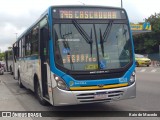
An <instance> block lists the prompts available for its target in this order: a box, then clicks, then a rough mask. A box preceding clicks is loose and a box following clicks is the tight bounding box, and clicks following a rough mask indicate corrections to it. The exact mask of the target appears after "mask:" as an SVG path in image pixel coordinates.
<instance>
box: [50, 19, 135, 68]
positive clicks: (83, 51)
mask: <svg viewBox="0 0 160 120" xmlns="http://www.w3.org/2000/svg"><path fill="white" fill-rule="evenodd" d="M81 21H82V20H81ZM81 21H76V22H74V21H73V20H69V22H66V23H64V22H62V23H56V24H54V25H53V29H54V40H55V42H54V43H55V44H54V46H55V52H54V55H55V61H56V64H58V65H59V66H61V67H63V68H65V69H68V70H80V71H84V70H86V71H87V70H88V71H91V70H109V69H119V68H123V67H125V66H126V65H127V64H129V63H130V62H131V61H132V45H131V41H130V35H129V28H128V25H127V23H117V22H116V23H114V22H113V21H110V22H106V21H105V22H104V21H103V22H100V21H98V20H97V21H96V22H95V20H94V22H91V20H90V21H89V22H84V21H83V22H81Z"/></svg>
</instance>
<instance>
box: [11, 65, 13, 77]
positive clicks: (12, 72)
mask: <svg viewBox="0 0 160 120" xmlns="http://www.w3.org/2000/svg"><path fill="white" fill-rule="evenodd" d="M10 72H11V75H13V72H12V67H11V66H10Z"/></svg>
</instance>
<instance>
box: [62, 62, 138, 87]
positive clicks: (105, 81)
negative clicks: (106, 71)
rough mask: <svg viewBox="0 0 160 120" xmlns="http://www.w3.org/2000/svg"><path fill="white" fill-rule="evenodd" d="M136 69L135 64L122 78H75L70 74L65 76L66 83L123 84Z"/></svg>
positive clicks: (83, 84) (71, 85) (75, 84)
mask: <svg viewBox="0 0 160 120" xmlns="http://www.w3.org/2000/svg"><path fill="white" fill-rule="evenodd" d="M134 70H135V66H134V65H132V67H131V68H130V69H129V70H128V71H126V73H125V75H124V76H123V77H121V78H112V79H99V80H83V81H82V80H81V81H80V80H75V79H74V78H72V77H71V76H69V75H65V76H63V79H64V80H65V82H66V84H67V85H68V86H69V87H80V86H94V85H99V84H102V85H109V84H123V83H127V82H128V81H129V80H130V76H131V75H132V73H133V71H134Z"/></svg>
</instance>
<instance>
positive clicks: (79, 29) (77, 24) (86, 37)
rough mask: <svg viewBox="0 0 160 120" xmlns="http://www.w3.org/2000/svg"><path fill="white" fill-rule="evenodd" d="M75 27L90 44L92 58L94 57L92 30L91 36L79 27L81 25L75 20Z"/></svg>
mask: <svg viewBox="0 0 160 120" xmlns="http://www.w3.org/2000/svg"><path fill="white" fill-rule="evenodd" d="M72 22H73V25H74V26H75V28H76V29H77V30H78V31H79V33H80V34H81V35H82V37H83V38H84V39H85V40H86V42H87V43H88V44H90V52H91V57H92V43H93V40H92V29H91V34H90V36H89V35H88V34H87V33H86V32H85V31H84V29H83V28H82V27H81V26H80V25H79V23H78V22H77V21H76V20H73V21H72Z"/></svg>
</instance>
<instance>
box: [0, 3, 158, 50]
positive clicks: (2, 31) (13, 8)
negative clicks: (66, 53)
mask: <svg viewBox="0 0 160 120" xmlns="http://www.w3.org/2000/svg"><path fill="white" fill-rule="evenodd" d="M159 3H160V1H159V0H123V8H124V9H125V10H126V11H127V13H128V16H129V20H130V22H133V23H138V22H144V19H145V18H148V17H149V16H151V15H152V14H155V13H160V7H159ZM83 4H85V5H103V6H114V7H120V6H121V0H1V2H0V52H3V51H5V50H7V49H8V47H10V46H12V44H13V43H14V42H15V41H16V37H18V36H20V35H21V33H23V31H25V30H26V29H27V28H28V27H29V26H31V25H32V24H33V23H34V22H35V21H36V20H37V19H38V18H39V16H40V15H41V14H42V13H43V12H44V11H45V10H46V9H47V8H48V7H49V6H51V5H83Z"/></svg>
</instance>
